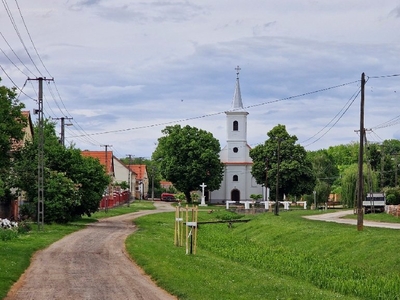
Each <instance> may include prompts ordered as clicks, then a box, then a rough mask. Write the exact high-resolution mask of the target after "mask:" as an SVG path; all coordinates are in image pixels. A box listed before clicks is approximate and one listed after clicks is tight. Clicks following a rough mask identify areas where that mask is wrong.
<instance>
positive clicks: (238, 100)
mask: <svg viewBox="0 0 400 300" xmlns="http://www.w3.org/2000/svg"><path fill="white" fill-rule="evenodd" d="M235 70H236V87H235V94H234V95H233V100H232V107H231V109H232V110H241V109H243V102H242V94H241V93H240V84H239V71H240V70H241V69H240V68H239V66H237V67H236V68H235Z"/></svg>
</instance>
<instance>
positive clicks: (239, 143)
mask: <svg viewBox="0 0 400 300" xmlns="http://www.w3.org/2000/svg"><path fill="white" fill-rule="evenodd" d="M236 70H237V73H236V74H237V77H236V87H235V93H234V96H233V100H232V106H231V109H230V110H229V111H227V112H225V114H226V133H227V144H226V146H225V147H224V148H223V149H222V150H221V152H220V159H221V162H222V163H223V164H224V177H223V180H222V183H221V187H220V189H219V190H217V191H212V192H211V193H210V197H209V201H210V203H224V202H225V201H226V200H231V201H243V200H251V198H250V195H251V194H263V186H261V185H258V184H257V183H256V180H255V178H254V177H253V176H252V175H251V166H252V165H253V161H252V159H251V158H250V155H249V151H250V146H249V145H248V144H247V115H248V114H249V113H248V112H247V111H246V110H245V109H244V108H243V102H242V95H241V92H240V85H239V70H240V69H239V67H238V68H236Z"/></svg>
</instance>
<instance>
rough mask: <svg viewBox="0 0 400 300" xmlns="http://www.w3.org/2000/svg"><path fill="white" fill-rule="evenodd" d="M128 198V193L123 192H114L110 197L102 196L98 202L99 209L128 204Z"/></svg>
mask: <svg viewBox="0 0 400 300" xmlns="http://www.w3.org/2000/svg"><path fill="white" fill-rule="evenodd" d="M129 197H130V192H129V191H124V192H114V193H113V194H111V195H105V196H103V199H101V201H100V209H104V208H106V207H107V208H111V207H114V206H118V205H122V204H125V203H128V201H129Z"/></svg>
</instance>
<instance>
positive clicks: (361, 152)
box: [357, 73, 365, 231]
mask: <svg viewBox="0 0 400 300" xmlns="http://www.w3.org/2000/svg"><path fill="white" fill-rule="evenodd" d="M364 91H365V74H364V73H362V74H361V103H360V150H359V153H358V191H357V230H358V231H362V230H363V229H364V228H363V227H364V212H363V206H362V203H363V199H364V177H363V163H364V134H365V129H364V101H365V99H364V97H365V96H364Z"/></svg>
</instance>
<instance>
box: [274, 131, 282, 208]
mask: <svg viewBox="0 0 400 300" xmlns="http://www.w3.org/2000/svg"><path fill="white" fill-rule="evenodd" d="M280 151H281V139H278V153H277V159H278V160H277V166H276V191H275V216H278V215H279V160H280V157H279V156H280Z"/></svg>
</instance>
